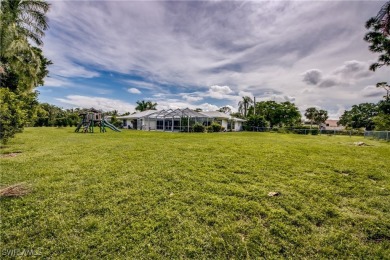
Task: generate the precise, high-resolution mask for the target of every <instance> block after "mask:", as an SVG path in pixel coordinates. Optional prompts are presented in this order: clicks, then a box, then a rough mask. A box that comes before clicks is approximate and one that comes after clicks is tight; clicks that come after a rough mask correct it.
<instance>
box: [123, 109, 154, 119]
mask: <svg viewBox="0 0 390 260" xmlns="http://www.w3.org/2000/svg"><path fill="white" fill-rule="evenodd" d="M156 111H157V110H145V111H142V112H136V113H134V114H131V115H127V116H118V117H117V118H118V119H138V118H142V117H146V116H147V115H150V114H153V113H156Z"/></svg>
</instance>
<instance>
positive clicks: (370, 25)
mask: <svg viewBox="0 0 390 260" xmlns="http://www.w3.org/2000/svg"><path fill="white" fill-rule="evenodd" d="M366 28H367V29H368V30H370V31H369V32H368V33H367V34H366V35H365V37H364V40H366V41H367V42H369V43H370V46H369V49H370V50H371V51H372V52H377V53H379V58H378V61H377V62H375V63H373V64H372V65H371V66H370V70H372V71H375V70H376V69H377V68H380V67H382V66H388V65H390V1H388V2H387V3H385V4H384V5H383V6H382V8H381V9H380V11H379V12H378V14H377V16H376V17H372V18H370V19H369V20H368V21H367V23H366Z"/></svg>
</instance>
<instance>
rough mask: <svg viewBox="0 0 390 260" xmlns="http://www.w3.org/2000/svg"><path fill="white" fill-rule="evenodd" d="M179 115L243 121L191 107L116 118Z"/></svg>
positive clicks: (174, 116) (175, 116)
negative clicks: (198, 110)
mask: <svg viewBox="0 0 390 260" xmlns="http://www.w3.org/2000/svg"><path fill="white" fill-rule="evenodd" d="M179 117H197V118H219V119H231V120H234V121H236V122H244V121H245V120H244V119H240V118H235V117H231V116H230V115H227V114H225V113H222V112H219V111H206V112H196V111H194V110H192V109H189V108H185V109H166V110H165V109H163V110H146V111H142V112H137V113H134V114H132V115H127V116H119V117H118V119H139V118H179Z"/></svg>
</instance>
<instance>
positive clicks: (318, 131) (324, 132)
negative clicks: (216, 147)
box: [251, 126, 365, 136]
mask: <svg viewBox="0 0 390 260" xmlns="http://www.w3.org/2000/svg"><path fill="white" fill-rule="evenodd" d="M251 130H252V131H254V132H271V133H293V134H301V135H347V136H363V135H364V134H365V132H363V131H361V130H325V129H316V128H312V129H308V128H284V127H280V128H278V127H273V128H270V127H256V126H253V127H252V128H251Z"/></svg>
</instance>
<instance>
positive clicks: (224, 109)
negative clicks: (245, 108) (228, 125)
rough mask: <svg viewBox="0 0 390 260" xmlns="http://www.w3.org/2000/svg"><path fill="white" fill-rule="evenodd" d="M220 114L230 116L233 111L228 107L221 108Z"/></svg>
mask: <svg viewBox="0 0 390 260" xmlns="http://www.w3.org/2000/svg"><path fill="white" fill-rule="evenodd" d="M218 111H219V112H222V113H225V114H230V113H231V112H232V109H231V108H230V107H228V106H224V107H221V108H220V109H218Z"/></svg>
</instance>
